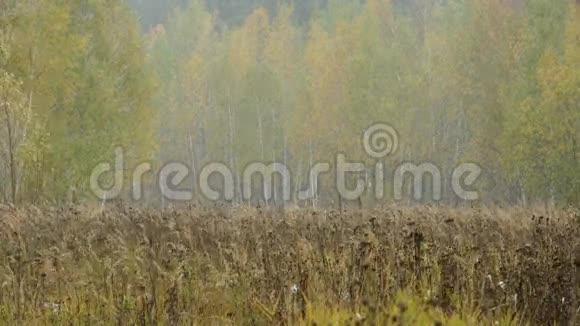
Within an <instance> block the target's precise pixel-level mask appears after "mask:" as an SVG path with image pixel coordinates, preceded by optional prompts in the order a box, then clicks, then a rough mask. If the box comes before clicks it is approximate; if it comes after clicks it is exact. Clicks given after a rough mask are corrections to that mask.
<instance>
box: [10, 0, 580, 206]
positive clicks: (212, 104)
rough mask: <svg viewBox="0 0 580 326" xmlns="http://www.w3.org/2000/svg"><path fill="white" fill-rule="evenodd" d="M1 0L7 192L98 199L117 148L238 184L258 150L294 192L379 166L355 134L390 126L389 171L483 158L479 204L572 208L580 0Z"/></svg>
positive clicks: (324, 197) (333, 197)
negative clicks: (220, 168) (99, 168)
mask: <svg viewBox="0 0 580 326" xmlns="http://www.w3.org/2000/svg"><path fill="white" fill-rule="evenodd" d="M0 6H1V16H0V27H1V28H2V29H1V30H2V33H1V34H0V49H1V51H0V96H2V99H1V100H0V105H1V107H0V123H1V124H0V132H1V133H2V134H3V135H6V137H2V138H1V140H0V146H1V147H0V148H1V151H0V157H1V160H0V163H1V164H2V165H1V166H0V176H1V177H2V180H9V182H2V184H0V187H1V188H0V194H1V195H2V197H0V198H2V199H3V200H4V201H12V200H14V199H18V200H22V201H24V200H33V201H39V200H46V199H49V200H63V199H64V198H66V196H67V194H70V193H71V191H72V192H76V193H78V194H79V196H85V197H86V198H90V196H89V194H88V191H87V182H88V175H90V170H91V168H92V167H94V165H95V164H96V162H99V161H102V160H104V159H110V158H111V155H112V154H113V148H114V147H115V146H116V145H119V144H121V145H123V146H124V147H125V148H126V149H130V151H128V160H129V161H130V162H138V161H143V160H145V159H151V160H153V162H156V163H157V165H162V164H163V162H167V161H169V160H178V161H182V162H187V163H188V164H189V165H190V166H191V167H192V168H193V169H194V172H196V171H197V172H199V169H200V167H202V166H203V165H204V164H207V163H209V162H215V161H219V162H224V163H226V164H227V165H228V166H230V167H231V168H232V169H233V170H235V174H236V175H235V177H236V180H237V181H238V182H237V184H238V186H239V184H240V182H239V181H240V178H241V176H240V175H239V174H240V171H241V170H242V169H243V167H245V166H246V165H247V164H248V163H249V162H254V161H263V162H284V163H286V164H287V165H288V166H290V167H291V168H292V171H293V176H294V177H295V178H294V180H293V183H294V185H295V186H296V187H295V188H296V189H298V188H300V187H305V186H307V185H308V184H312V183H313V182H315V181H314V180H309V179H310V178H309V176H308V175H307V173H306V171H307V170H308V167H309V166H311V165H312V164H313V163H315V162H319V161H331V162H332V160H333V157H334V156H335V155H336V153H339V152H340V153H344V154H346V155H347V156H348V157H349V159H351V160H357V159H358V160H366V161H367V162H368V163H369V166H372V164H373V163H374V161H372V160H370V158H369V157H368V155H366V154H365V153H364V152H363V151H362V146H361V143H360V138H361V134H362V132H363V131H364V129H365V128H366V127H368V126H369V125H370V124H372V123H373V122H378V121H384V122H388V123H389V124H391V125H392V126H394V127H395V128H396V129H397V130H398V132H399V134H400V139H401V144H400V147H399V150H398V152H397V154H396V155H394V156H391V157H390V158H389V159H388V160H387V161H386V162H385V163H386V166H387V173H386V175H387V176H389V175H391V176H392V173H393V171H392V170H391V169H392V167H396V166H397V165H399V164H401V163H403V162H416V163H419V162H433V163H436V164H437V165H438V166H439V167H441V169H442V170H443V171H447V174H449V171H451V170H452V169H453V168H454V167H455V166H457V164H459V163H461V162H477V163H479V164H480V165H481V166H482V167H483V169H484V171H485V172H484V175H483V176H482V178H481V179H480V181H479V183H478V187H479V188H480V189H482V190H483V197H482V201H483V202H485V203H496V204H497V203H501V204H517V203H524V204H529V203H533V202H553V203H558V204H576V205H577V204H578V203H580V160H579V157H578V155H579V153H578V151H579V149H578V146H579V145H578V144H579V143H580V108H579V104H578V103H580V66H579V65H580V57H579V56H580V44H579V42H580V41H579V37H580V26H579V24H580V17H579V9H578V5H577V3H576V1H558V2H553V1H549V0H521V1H516V0H512V1H500V0H482V1H468V0H461V1H444V0H441V1H398V0H368V1H347V0H327V1H319V2H316V1H298V0H296V1H287V2H284V1H264V0H262V1H258V0H255V1H250V0H248V1H208V2H207V3H206V2H205V1H201V0H200V1H196V0H192V1H181V0H174V1H173V0H167V1H148V0H130V1H128V2H127V3H125V2H123V1H117V0H115V1H113V0H96V1H82V0H62V1H58V2H55V1H48V0H29V1H5V2H2V4H1V5H0ZM175 8H179V9H177V10H176V9H175ZM139 21H140V23H141V28H140V27H139ZM140 30H141V31H142V33H140V32H139V31H140ZM372 173H373V171H371V170H369V171H368V172H367V173H366V175H365V176H362V177H364V178H367V179H372V178H369V177H372ZM190 181H191V182H193V180H190ZM351 181H352V180H351ZM316 183H319V185H318V186H319V187H318V188H319V192H318V197H317V198H316V199H315V200H314V201H313V202H312V203H310V204H317V203H321V204H336V203H337V201H338V198H337V194H336V191H335V190H334V188H333V187H332V177H331V176H330V175H327V176H324V177H321V179H320V180H317V181H316ZM375 186H376V185H375ZM445 187H446V189H445V191H444V193H445V194H446V195H445V197H444V202H446V203H454V202H455V199H454V197H453V195H452V193H451V191H450V189H448V188H449V183H448V182H446V183H445ZM392 195H393V194H392V193H388V194H387V198H386V199H385V201H389V200H392ZM276 196H279V194H277V195H276ZM367 197H369V198H365V202H370V200H371V199H370V197H371V196H367ZM150 200H152V199H150ZM235 201H236V202H240V201H241V198H240V197H239V196H236V199H235Z"/></svg>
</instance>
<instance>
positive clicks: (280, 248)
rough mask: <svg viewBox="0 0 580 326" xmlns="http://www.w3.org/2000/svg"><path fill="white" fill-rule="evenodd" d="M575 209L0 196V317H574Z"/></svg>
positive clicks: (86, 321) (298, 321) (305, 321)
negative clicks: (64, 204)
mask: <svg viewBox="0 0 580 326" xmlns="http://www.w3.org/2000/svg"><path fill="white" fill-rule="evenodd" d="M579 219H580V213H579V212H578V211H574V210H562V211H554V212H551V213H546V212H541V211H532V210H527V209H516V208H513V209H509V210H499V209H498V210H494V209H463V210H451V209H446V208H430V207H421V208H395V207H392V208H383V209H377V210H363V211H347V212H340V211H308V210H297V211H285V212H283V211H267V210H259V209H258V210H256V209H242V208H238V209H235V210H225V209H223V210H218V209H214V210H209V209H196V208H181V209H175V210H165V211H156V210H139V209H132V208H120V209H108V210H105V211H101V210H96V209H90V208H87V207H70V208H43V209H39V208H23V209H10V208H3V209H0V285H1V286H0V324H2V325H17V324H22V325H44V324H54V325H481V324H482V325H536V324H537V325H546V324H554V323H556V324H561V325H573V324H578V322H580V318H579V316H578V303H577V302H578V300H577V292H578V289H579V286H578V282H577V281H576V279H577V277H576V270H577V266H576V265H580V257H578V259H577V260H576V259H575V253H574V248H575V244H576V242H577V241H578V239H579V235H580V233H579V226H580V223H579ZM578 268H580V266H578ZM579 280H580V278H579Z"/></svg>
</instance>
